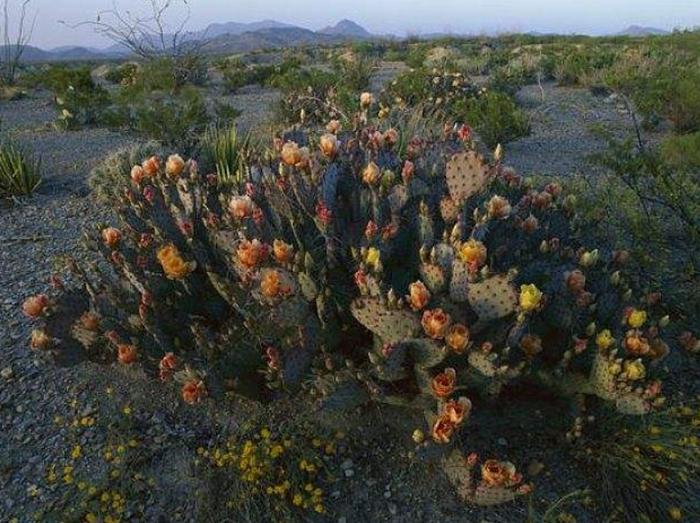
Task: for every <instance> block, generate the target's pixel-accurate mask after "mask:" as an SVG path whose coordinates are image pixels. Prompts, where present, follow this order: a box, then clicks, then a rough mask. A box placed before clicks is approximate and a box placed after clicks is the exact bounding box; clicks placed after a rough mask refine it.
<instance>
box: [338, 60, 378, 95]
mask: <svg viewBox="0 0 700 523" xmlns="http://www.w3.org/2000/svg"><path fill="white" fill-rule="evenodd" d="M333 65H334V69H335V71H336V72H337V74H338V75H339V77H340V78H341V79H342V82H343V84H344V85H345V86H346V87H347V88H348V89H350V90H352V91H353V92H361V91H364V90H365V89H367V88H368V87H369V82H370V79H371V78H372V73H374V70H375V69H376V62H375V61H374V59H372V58H368V57H365V56H362V55H358V56H352V57H349V58H343V57H340V58H337V59H335V60H334V62H333Z"/></svg>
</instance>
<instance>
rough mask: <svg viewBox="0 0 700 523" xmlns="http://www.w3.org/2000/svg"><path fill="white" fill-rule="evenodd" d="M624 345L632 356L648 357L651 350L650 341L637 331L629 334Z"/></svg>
mask: <svg viewBox="0 0 700 523" xmlns="http://www.w3.org/2000/svg"><path fill="white" fill-rule="evenodd" d="M622 345H623V346H624V348H625V350H626V351H627V354H629V355H630V356H646V355H647V354H649V351H650V350H651V346H650V345H649V341H648V340H647V339H646V338H645V337H643V336H642V335H641V334H640V333H639V331H636V330H631V331H629V332H627V334H626V335H625V339H624V341H623V343H622Z"/></svg>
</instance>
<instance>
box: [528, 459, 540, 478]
mask: <svg viewBox="0 0 700 523" xmlns="http://www.w3.org/2000/svg"><path fill="white" fill-rule="evenodd" d="M542 470H544V463H542V462H541V461H537V460H535V461H532V462H531V463H530V464H529V465H528V466H527V474H528V476H537V475H538V474H539V473H540V472H542Z"/></svg>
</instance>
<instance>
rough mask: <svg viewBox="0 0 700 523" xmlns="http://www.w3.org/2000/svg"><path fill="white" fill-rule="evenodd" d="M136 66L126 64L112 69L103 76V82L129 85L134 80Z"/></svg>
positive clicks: (136, 71) (136, 70)
mask: <svg viewBox="0 0 700 523" xmlns="http://www.w3.org/2000/svg"><path fill="white" fill-rule="evenodd" d="M138 67H139V66H138V64H135V63H131V62H130V63H126V64H120V65H117V66H116V67H112V68H111V69H109V71H107V74H105V80H107V81H108V82H111V83H113V84H117V85H129V84H131V83H133V82H134V81H135V80H136V75H137V73H138Z"/></svg>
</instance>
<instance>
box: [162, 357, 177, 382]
mask: <svg viewBox="0 0 700 523" xmlns="http://www.w3.org/2000/svg"><path fill="white" fill-rule="evenodd" d="M176 368H177V358H176V357H175V354H173V353H172V352H167V353H165V356H163V357H162V358H161V359H160V361H159V362H158V377H159V378H160V380H161V381H167V380H169V379H170V378H171V377H172V375H173V373H174V372H175V369H176Z"/></svg>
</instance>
